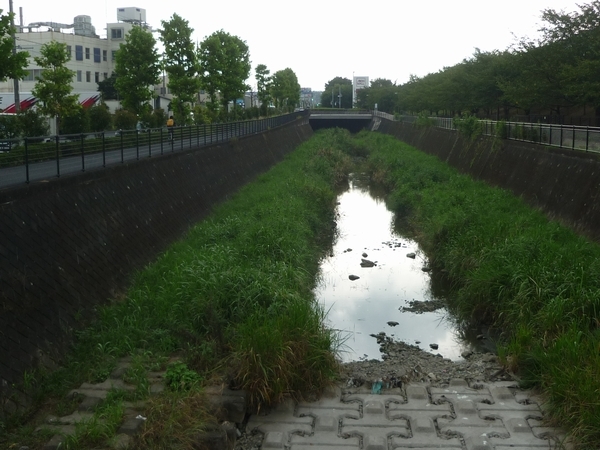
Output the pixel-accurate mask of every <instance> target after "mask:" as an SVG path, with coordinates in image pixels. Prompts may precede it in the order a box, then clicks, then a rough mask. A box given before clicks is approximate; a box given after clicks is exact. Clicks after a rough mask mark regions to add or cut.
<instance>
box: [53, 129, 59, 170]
mask: <svg viewBox="0 0 600 450" xmlns="http://www.w3.org/2000/svg"><path fill="white" fill-rule="evenodd" d="M54 140H55V141H56V142H55V145H56V176H57V177H60V162H59V161H60V148H59V145H58V135H56V136H54Z"/></svg>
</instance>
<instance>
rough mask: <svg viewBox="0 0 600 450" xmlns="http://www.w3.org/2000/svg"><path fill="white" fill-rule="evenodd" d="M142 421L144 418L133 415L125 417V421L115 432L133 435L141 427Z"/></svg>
mask: <svg viewBox="0 0 600 450" xmlns="http://www.w3.org/2000/svg"><path fill="white" fill-rule="evenodd" d="M144 422H145V420H144V419H137V418H135V417H130V418H128V419H125V421H124V422H123V423H122V424H121V426H120V427H119V429H118V430H117V434H127V435H129V436H133V435H135V434H136V433H137V432H138V431H139V430H140V429H141V427H142V426H143V425H144Z"/></svg>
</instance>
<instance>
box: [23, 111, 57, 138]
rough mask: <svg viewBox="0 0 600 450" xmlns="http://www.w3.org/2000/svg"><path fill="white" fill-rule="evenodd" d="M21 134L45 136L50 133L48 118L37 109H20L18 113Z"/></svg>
mask: <svg viewBox="0 0 600 450" xmlns="http://www.w3.org/2000/svg"><path fill="white" fill-rule="evenodd" d="M17 117H18V119H19V125H20V128H21V135H22V136H25V137H38V136H45V135H47V134H49V133H50V128H49V127H48V122H47V120H46V118H45V117H44V116H43V115H42V114H41V113H40V112H39V111H38V110H37V109H31V108H30V109H27V110H25V111H20V112H19V114H18V115H17Z"/></svg>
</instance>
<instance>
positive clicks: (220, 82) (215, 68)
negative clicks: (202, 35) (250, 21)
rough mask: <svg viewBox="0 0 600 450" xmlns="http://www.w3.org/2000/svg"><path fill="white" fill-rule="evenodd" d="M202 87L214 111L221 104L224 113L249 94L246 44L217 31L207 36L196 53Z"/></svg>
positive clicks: (248, 59) (248, 56) (248, 57)
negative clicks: (228, 107) (233, 103)
mask: <svg viewBox="0 0 600 450" xmlns="http://www.w3.org/2000/svg"><path fill="white" fill-rule="evenodd" d="M198 59H199V61H200V63H199V64H200V70H199V73H200V78H201V80H202V87H203V88H204V89H205V90H206V92H207V93H208V95H209V97H210V102H211V103H212V104H213V108H215V106H216V105H217V104H218V103H219V102H220V104H221V109H222V110H224V111H227V105H228V104H229V102H230V101H233V102H235V100H236V99H238V98H241V97H242V96H243V94H244V92H246V91H247V90H248V88H249V87H248V86H247V85H246V80H247V79H248V76H249V75H250V68H251V66H250V51H249V49H248V45H247V44H246V42H245V41H243V40H241V39H240V38H239V37H237V36H232V35H230V34H229V33H226V32H225V31H223V30H219V31H216V32H214V33H213V34H211V35H210V36H208V37H207V38H206V39H204V41H202V43H200V47H199V49H198Z"/></svg>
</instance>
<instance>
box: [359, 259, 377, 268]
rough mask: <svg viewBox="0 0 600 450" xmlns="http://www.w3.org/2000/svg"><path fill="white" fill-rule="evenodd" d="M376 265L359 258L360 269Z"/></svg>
mask: <svg viewBox="0 0 600 450" xmlns="http://www.w3.org/2000/svg"><path fill="white" fill-rule="evenodd" d="M376 265H377V264H375V263H374V262H373V261H369V260H368V259H364V258H361V260H360V267H373V266H376Z"/></svg>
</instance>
